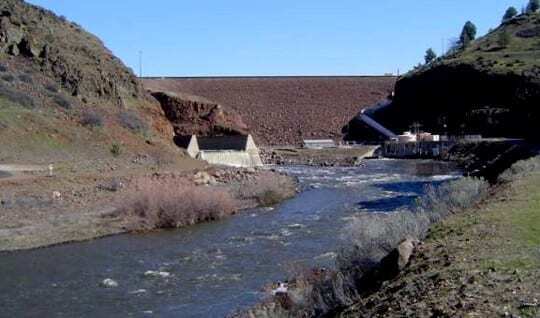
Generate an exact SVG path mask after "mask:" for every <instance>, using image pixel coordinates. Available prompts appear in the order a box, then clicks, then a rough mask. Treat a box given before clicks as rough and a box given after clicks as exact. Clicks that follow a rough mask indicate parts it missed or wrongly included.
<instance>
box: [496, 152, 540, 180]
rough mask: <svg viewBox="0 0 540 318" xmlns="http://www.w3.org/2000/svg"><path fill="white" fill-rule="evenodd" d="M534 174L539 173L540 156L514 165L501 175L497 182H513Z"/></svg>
mask: <svg viewBox="0 0 540 318" xmlns="http://www.w3.org/2000/svg"><path fill="white" fill-rule="evenodd" d="M535 172H540V156H537V157H533V158H530V159H527V160H521V161H518V162H516V163H514V164H513V165H512V166H511V167H510V168H509V169H507V170H506V171H504V172H503V173H501V175H500V176H499V179H498V181H499V182H503V183H508V182H513V181H516V180H519V179H521V178H523V177H526V176H528V175H531V174H533V173H535Z"/></svg>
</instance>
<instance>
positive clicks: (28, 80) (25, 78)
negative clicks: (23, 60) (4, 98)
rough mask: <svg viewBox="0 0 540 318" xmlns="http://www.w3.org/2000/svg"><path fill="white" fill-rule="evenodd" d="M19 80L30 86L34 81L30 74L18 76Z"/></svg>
mask: <svg viewBox="0 0 540 318" xmlns="http://www.w3.org/2000/svg"><path fill="white" fill-rule="evenodd" d="M19 80H20V81H21V82H23V83H27V84H32V83H33V82H34V79H33V78H32V76H31V75H30V74H21V75H19Z"/></svg>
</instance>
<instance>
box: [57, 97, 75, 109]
mask: <svg viewBox="0 0 540 318" xmlns="http://www.w3.org/2000/svg"><path fill="white" fill-rule="evenodd" d="M54 102H55V103H56V105H58V106H60V107H62V108H63V109H71V108H72V105H71V102H70V101H69V99H67V97H65V96H64V95H62V94H57V95H56V96H54Z"/></svg>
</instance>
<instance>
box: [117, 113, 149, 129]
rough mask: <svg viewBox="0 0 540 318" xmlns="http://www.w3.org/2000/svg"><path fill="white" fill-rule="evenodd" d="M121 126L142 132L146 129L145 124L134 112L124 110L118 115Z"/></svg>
mask: <svg viewBox="0 0 540 318" xmlns="http://www.w3.org/2000/svg"><path fill="white" fill-rule="evenodd" d="M119 119H120V124H121V125H122V127H124V128H127V129H129V130H132V131H134V132H139V133H144V132H145V131H146V130H147V127H146V124H145V123H144V122H143V121H142V120H141V118H140V117H139V116H138V115H137V113H135V112H131V111H125V112H122V113H120V115H119Z"/></svg>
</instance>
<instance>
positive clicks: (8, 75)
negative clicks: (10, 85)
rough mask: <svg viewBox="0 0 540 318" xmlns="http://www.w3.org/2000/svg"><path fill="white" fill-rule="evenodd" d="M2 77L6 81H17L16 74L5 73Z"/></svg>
mask: <svg viewBox="0 0 540 318" xmlns="http://www.w3.org/2000/svg"><path fill="white" fill-rule="evenodd" d="M2 79H3V80H4V81H6V82H13V81H15V76H13V75H11V74H4V75H2Z"/></svg>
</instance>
